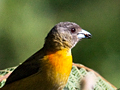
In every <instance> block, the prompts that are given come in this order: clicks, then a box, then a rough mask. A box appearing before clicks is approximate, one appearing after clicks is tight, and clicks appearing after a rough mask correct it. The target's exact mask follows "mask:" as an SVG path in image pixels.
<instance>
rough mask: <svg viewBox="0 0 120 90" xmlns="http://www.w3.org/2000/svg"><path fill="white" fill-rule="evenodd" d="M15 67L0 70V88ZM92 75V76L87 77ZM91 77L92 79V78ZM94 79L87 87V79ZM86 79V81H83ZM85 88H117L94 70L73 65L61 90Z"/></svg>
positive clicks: (80, 89)
mask: <svg viewBox="0 0 120 90" xmlns="http://www.w3.org/2000/svg"><path fill="white" fill-rule="evenodd" d="M15 68H16V67H11V68H8V69H5V70H0V87H2V86H3V85H4V83H5V80H6V79H7V78H8V77H9V75H10V74H11V72H12V71H13V70H14V69H15ZM89 72H90V73H92V74H94V75H91V76H88V75H90V74H88V73H89ZM92 76H93V77H92ZM88 77H89V78H92V79H95V80H93V82H92V81H90V82H92V83H93V84H91V83H90V85H91V86H90V85H89V78H88ZM85 78H86V80H85ZM85 88H89V90H90V88H91V90H93V89H94V90H96V89H97V90H117V88H116V87H115V86H114V85H112V84H111V83H109V82H108V81H107V80H106V79H104V78H103V77H102V76H100V75H99V74H98V73H97V72H95V71H94V70H92V69H90V68H88V67H86V66H84V65H82V64H75V63H73V67H72V71H71V74H70V77H69V80H68V83H67V85H66V86H65V88H64V89H63V90H85Z"/></svg>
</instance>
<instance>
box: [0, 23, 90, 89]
mask: <svg viewBox="0 0 120 90" xmlns="http://www.w3.org/2000/svg"><path fill="white" fill-rule="evenodd" d="M74 29H75V31H74ZM83 31H84V30H82V29H81V28H80V26H79V25H77V24H75V23H71V22H61V23H59V24H57V25H56V26H55V27H53V29H52V30H51V31H50V32H49V34H48V35H47V37H46V40H45V44H44V46H43V48H42V49H41V50H39V51H38V52H36V53H35V54H34V55H32V56H31V57H30V58H28V59H27V60H26V61H25V62H23V64H21V65H20V66H18V68H17V69H15V71H14V72H13V73H12V74H11V75H10V76H9V78H8V80H7V82H6V84H5V86H4V87H3V88H1V89H0V90H8V89H9V90H62V89H63V88H64V86H65V85H66V83H67V80H68V77H69V75H70V72H71V68H72V55H71V49H72V48H73V47H74V46H75V44H76V43H77V42H78V41H79V40H80V39H82V38H85V37H87V38H89V37H90V33H88V32H86V33H85V32H83ZM88 34H89V35H88ZM83 35H84V36H83Z"/></svg>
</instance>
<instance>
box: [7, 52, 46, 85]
mask: <svg viewBox="0 0 120 90" xmlns="http://www.w3.org/2000/svg"><path fill="white" fill-rule="evenodd" d="M40 51H41V50H40ZM40 51H38V52H37V53H35V54H34V55H32V56H31V57H30V58H28V59H27V60H26V61H25V62H23V63H22V64H21V65H20V66H18V67H17V68H16V69H15V70H14V71H13V72H12V74H11V75H10V76H9V77H8V79H7V81H6V83H5V84H9V83H12V82H14V81H17V80H20V79H23V78H26V77H28V76H30V75H33V74H35V73H37V72H38V70H40V67H41V65H40V59H41V58H42V57H43V56H44V55H43V54H42V53H40Z"/></svg>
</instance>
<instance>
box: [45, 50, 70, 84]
mask: <svg viewBox="0 0 120 90" xmlns="http://www.w3.org/2000/svg"><path fill="white" fill-rule="evenodd" d="M45 58H46V60H47V63H48V64H49V69H47V70H46V72H47V74H48V77H49V78H51V77H52V79H54V82H55V83H60V82H61V84H66V83H67V80H68V77H69V74H70V72H71V68H72V55H71V50H68V49H63V50H60V51H57V52H55V53H50V52H48V55H47V56H46V57H44V59H45ZM47 66H48V65H47Z"/></svg>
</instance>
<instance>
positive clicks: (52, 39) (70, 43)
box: [44, 22, 91, 49]
mask: <svg viewBox="0 0 120 90" xmlns="http://www.w3.org/2000/svg"><path fill="white" fill-rule="evenodd" d="M83 38H91V34H90V33H89V32H87V31H85V30H83V29H82V28H81V27H80V26H79V25H77V24H76V23H73V22H60V23H58V24H56V25H55V26H54V27H53V28H52V29H51V31H50V32H49V33H48V35H47V37H46V39H45V45H44V46H47V47H49V48H53V49H62V48H73V47H74V46H75V45H76V44H77V42H78V41H80V40H81V39H83Z"/></svg>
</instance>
